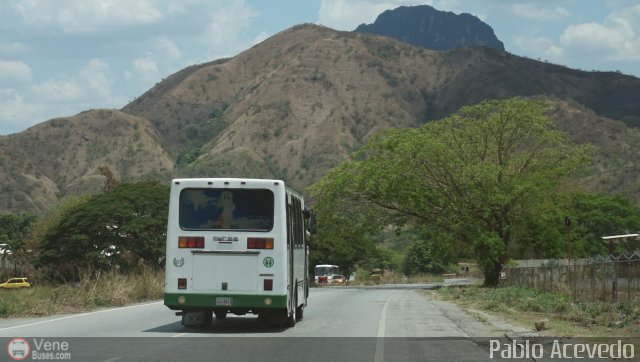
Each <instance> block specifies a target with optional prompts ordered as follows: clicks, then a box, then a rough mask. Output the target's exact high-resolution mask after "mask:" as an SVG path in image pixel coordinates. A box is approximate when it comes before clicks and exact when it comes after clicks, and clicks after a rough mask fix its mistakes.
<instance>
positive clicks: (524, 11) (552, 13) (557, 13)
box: [511, 3, 571, 20]
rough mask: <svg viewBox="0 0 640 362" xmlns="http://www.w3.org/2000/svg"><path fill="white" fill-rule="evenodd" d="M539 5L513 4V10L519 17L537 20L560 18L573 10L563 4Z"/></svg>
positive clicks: (567, 15)
mask: <svg viewBox="0 0 640 362" xmlns="http://www.w3.org/2000/svg"><path fill="white" fill-rule="evenodd" d="M539 5H540V4H539V3H535V4H532V3H524V4H513V5H511V11H512V13H513V14H514V15H516V16H518V17H522V18H527V19H536V20H558V19H563V18H566V17H569V16H570V15H571V12H569V10H567V9H566V8H564V7H562V6H558V7H555V8H553V9H547V8H542V7H540V6H539Z"/></svg>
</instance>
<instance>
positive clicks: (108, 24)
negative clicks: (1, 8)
mask: <svg viewBox="0 0 640 362" xmlns="http://www.w3.org/2000/svg"><path fill="white" fill-rule="evenodd" d="M154 2H157V1H151V0H139V1H130V0H109V1H86V0H58V1H49V0H21V1H14V2H13V6H14V8H15V9H16V10H17V12H18V13H19V14H20V15H21V16H22V17H23V20H24V21H25V22H26V23H29V24H33V25H38V26H43V27H46V26H50V25H57V26H59V27H60V28H61V29H62V31H64V32H68V33H82V32H93V31H97V30H100V29H103V28H113V27H117V26H122V25H139V24H150V23H156V22H158V21H160V20H162V19H163V18H164V14H163V13H162V11H161V10H160V9H159V8H158V7H157V6H156V5H155V4H154Z"/></svg>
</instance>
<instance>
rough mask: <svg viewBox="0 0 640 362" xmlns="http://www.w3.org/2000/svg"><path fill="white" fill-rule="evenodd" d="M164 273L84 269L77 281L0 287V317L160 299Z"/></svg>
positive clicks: (146, 269)
mask: <svg viewBox="0 0 640 362" xmlns="http://www.w3.org/2000/svg"><path fill="white" fill-rule="evenodd" d="M163 290H164V273H163V272H162V271H158V270H153V269H151V268H148V267H141V268H139V270H138V271H137V272H136V273H132V274H121V273H119V272H117V271H115V270H112V271H107V272H103V271H86V272H84V273H82V275H81V278H80V281H79V282H77V283H74V284H64V285H59V286H49V285H36V286H34V287H32V288H28V289H26V288H25V289H20V290H0V317H21V316H40V315H50V314H59V313H73V312H79V311H86V310H91V309H96V308H101V307H111V306H122V305H128V304H132V303H138V302H143V301H147V300H157V299H161V298H162V295H163Z"/></svg>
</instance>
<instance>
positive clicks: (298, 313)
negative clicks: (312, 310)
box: [296, 304, 304, 320]
mask: <svg viewBox="0 0 640 362" xmlns="http://www.w3.org/2000/svg"><path fill="white" fill-rule="evenodd" d="M296 317H297V318H298V320H301V319H302V318H304V304H300V305H299V306H297V307H296Z"/></svg>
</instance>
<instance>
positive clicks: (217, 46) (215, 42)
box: [204, 0, 258, 57]
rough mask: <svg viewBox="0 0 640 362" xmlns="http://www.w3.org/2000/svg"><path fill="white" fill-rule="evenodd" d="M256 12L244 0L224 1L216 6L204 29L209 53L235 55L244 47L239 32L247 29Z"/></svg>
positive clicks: (256, 14)
mask: <svg viewBox="0 0 640 362" xmlns="http://www.w3.org/2000/svg"><path fill="white" fill-rule="evenodd" d="M256 16H258V12H257V11H255V10H254V9H253V8H252V7H251V6H248V5H246V4H245V3H244V0H232V1H224V2H223V4H220V6H218V7H216V9H215V10H214V12H213V14H212V15H211V20H210V21H209V23H208V24H207V25H206V27H205V30H204V41H205V43H206V45H205V46H206V47H207V48H208V49H209V53H210V54H213V55H215V56H222V57H224V56H230V55H235V54H236V53H238V52H239V51H242V50H244V49H246V45H247V44H243V42H242V41H241V36H240V35H241V32H242V31H243V30H246V29H249V27H250V25H251V21H252V20H253V19H254V18H255V17H256Z"/></svg>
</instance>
